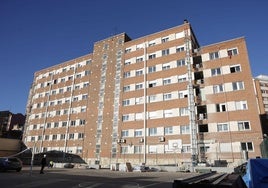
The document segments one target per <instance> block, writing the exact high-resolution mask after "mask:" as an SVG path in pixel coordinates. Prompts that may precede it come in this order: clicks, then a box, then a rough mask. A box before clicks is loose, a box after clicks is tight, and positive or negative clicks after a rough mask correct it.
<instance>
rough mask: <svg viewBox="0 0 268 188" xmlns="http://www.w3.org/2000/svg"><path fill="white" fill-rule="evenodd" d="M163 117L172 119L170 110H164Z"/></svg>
mask: <svg viewBox="0 0 268 188" xmlns="http://www.w3.org/2000/svg"><path fill="white" fill-rule="evenodd" d="M164 117H165V118H166V117H173V112H172V110H164Z"/></svg>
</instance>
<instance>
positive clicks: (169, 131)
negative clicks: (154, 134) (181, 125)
mask: <svg viewBox="0 0 268 188" xmlns="http://www.w3.org/2000/svg"><path fill="white" fill-rule="evenodd" d="M164 133H165V135H169V134H173V127H165V130H164Z"/></svg>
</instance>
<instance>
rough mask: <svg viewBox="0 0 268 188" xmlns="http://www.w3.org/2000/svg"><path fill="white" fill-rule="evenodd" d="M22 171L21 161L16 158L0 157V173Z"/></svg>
mask: <svg viewBox="0 0 268 188" xmlns="http://www.w3.org/2000/svg"><path fill="white" fill-rule="evenodd" d="M21 169H22V161H21V160H20V159H19V158H17V157H0V171H7V170H16V171H17V172H19V171H21Z"/></svg>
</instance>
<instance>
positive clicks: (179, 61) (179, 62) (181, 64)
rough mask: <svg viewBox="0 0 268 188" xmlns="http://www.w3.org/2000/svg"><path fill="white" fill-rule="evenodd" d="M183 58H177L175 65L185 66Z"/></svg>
mask: <svg viewBox="0 0 268 188" xmlns="http://www.w3.org/2000/svg"><path fill="white" fill-rule="evenodd" d="M185 65H186V64H185V60H184V59H179V60H177V67H181V66H185Z"/></svg>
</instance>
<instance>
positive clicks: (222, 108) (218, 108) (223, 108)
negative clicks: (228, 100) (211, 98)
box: [216, 103, 226, 112]
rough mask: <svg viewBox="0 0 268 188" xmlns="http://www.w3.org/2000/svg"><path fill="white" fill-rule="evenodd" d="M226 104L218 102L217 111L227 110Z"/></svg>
mask: <svg viewBox="0 0 268 188" xmlns="http://www.w3.org/2000/svg"><path fill="white" fill-rule="evenodd" d="M225 111H226V106H225V104H224V103H222V104H216V112H225Z"/></svg>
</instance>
